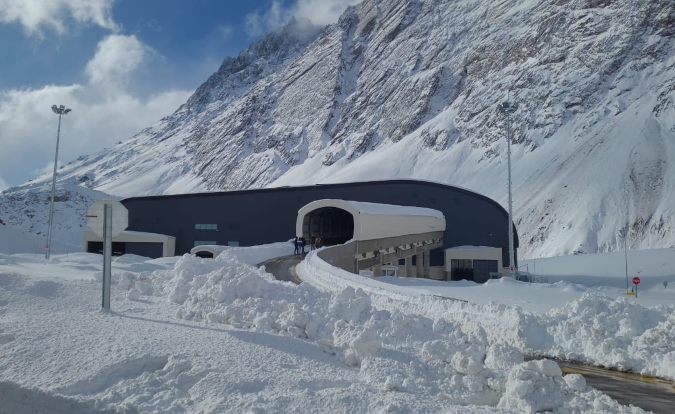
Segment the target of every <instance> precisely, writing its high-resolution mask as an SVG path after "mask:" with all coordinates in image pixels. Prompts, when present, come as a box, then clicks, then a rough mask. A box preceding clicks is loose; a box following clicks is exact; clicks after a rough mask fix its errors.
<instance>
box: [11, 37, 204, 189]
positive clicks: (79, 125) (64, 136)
mask: <svg viewBox="0 0 675 414" xmlns="http://www.w3.org/2000/svg"><path fill="white" fill-rule="evenodd" d="M150 51H151V50H150V49H149V48H148V47H147V46H145V45H143V44H142V43H141V42H139V41H138V40H137V39H136V38H135V37H134V36H119V35H111V36H108V37H106V38H104V39H103V40H102V41H101V42H100V43H99V45H98V47H97V51H96V54H95V56H94V57H93V58H92V59H91V60H90V61H89V63H88V64H87V66H86V73H87V75H88V81H87V82H86V83H83V84H74V85H48V86H45V87H42V88H38V89H11V90H5V91H0V148H2V150H0V177H2V178H3V179H4V180H5V181H6V183H8V184H10V185H16V184H20V183H21V182H23V181H25V180H27V179H29V178H32V177H34V176H36V175H37V174H38V173H40V172H42V171H44V170H45V169H46V170H47V171H51V168H52V166H53V160H54V150H55V145H56V130H57V123H58V117H57V116H56V115H55V114H54V113H53V112H52V111H51V109H50V107H51V105H53V104H56V105H66V106H67V107H68V108H71V109H72V110H73V111H72V112H71V113H70V114H68V115H66V116H64V117H63V118H62V126H61V139H60V149H59V160H60V162H59V163H62V162H68V161H71V160H73V159H75V158H77V157H78V156H80V155H83V154H90V153H93V152H97V151H100V150H101V149H102V148H104V147H107V146H112V145H113V144H114V143H115V142H117V141H123V140H126V139H128V138H130V137H131V136H133V135H134V134H136V133H137V132H139V131H140V130H142V129H143V128H145V127H148V126H150V125H152V124H153V123H154V122H156V121H158V120H159V119H161V118H162V117H164V116H166V115H169V114H171V113H172V112H173V111H175V110H176V109H177V108H178V107H179V106H180V105H181V104H183V103H184V102H185V101H186V100H187V98H188V97H189V95H190V94H191V93H192V92H193V91H186V90H168V91H163V92H159V93H155V94H152V95H149V96H143V97H141V96H138V94H137V93H135V91H134V90H133V89H132V88H131V87H128V86H127V84H128V82H127V81H128V80H129V79H132V78H134V76H135V70H136V69H137V68H139V67H141V66H142V65H143V63H144V62H145V61H146V60H147V59H148V58H149V57H151V56H154V55H153V54H152V53H150ZM112 86H114V87H112ZM2 184H3V182H2V181H0V185H2Z"/></svg>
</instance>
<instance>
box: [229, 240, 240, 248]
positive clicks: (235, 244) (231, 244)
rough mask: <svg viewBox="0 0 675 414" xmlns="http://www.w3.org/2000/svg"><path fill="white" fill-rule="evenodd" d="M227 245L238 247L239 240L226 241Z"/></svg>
mask: <svg viewBox="0 0 675 414" xmlns="http://www.w3.org/2000/svg"><path fill="white" fill-rule="evenodd" d="M227 245H228V246H230V247H239V242H238V241H228V242H227Z"/></svg>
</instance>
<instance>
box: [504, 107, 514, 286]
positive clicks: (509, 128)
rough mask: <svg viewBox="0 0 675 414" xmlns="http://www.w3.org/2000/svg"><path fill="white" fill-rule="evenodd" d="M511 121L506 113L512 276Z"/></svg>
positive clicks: (511, 270)
mask: <svg viewBox="0 0 675 414" xmlns="http://www.w3.org/2000/svg"><path fill="white" fill-rule="evenodd" d="M510 130H511V119H510V117H509V112H508V111H507V112H506V143H507V145H506V148H507V150H506V153H507V156H508V159H509V160H508V166H509V264H510V267H509V269H510V273H512V274H513V272H514V271H515V267H516V260H515V257H516V256H515V252H514V248H513V194H512V192H511V131H510Z"/></svg>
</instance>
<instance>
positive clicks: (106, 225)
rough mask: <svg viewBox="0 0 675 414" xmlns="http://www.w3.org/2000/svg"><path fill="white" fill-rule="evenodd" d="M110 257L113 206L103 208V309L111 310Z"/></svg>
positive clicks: (107, 205) (108, 205)
mask: <svg viewBox="0 0 675 414" xmlns="http://www.w3.org/2000/svg"><path fill="white" fill-rule="evenodd" d="M110 256H112V204H105V205H104V206H103V298H102V303H101V307H103V309H106V310H110V282H111V277H110Z"/></svg>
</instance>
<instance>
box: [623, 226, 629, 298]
mask: <svg viewBox="0 0 675 414" xmlns="http://www.w3.org/2000/svg"><path fill="white" fill-rule="evenodd" d="M627 245H628V224H626V230H624V233H623V258H624V261H625V263H626V292H628V247H627Z"/></svg>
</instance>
